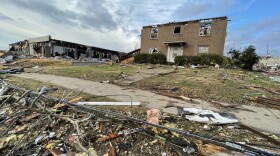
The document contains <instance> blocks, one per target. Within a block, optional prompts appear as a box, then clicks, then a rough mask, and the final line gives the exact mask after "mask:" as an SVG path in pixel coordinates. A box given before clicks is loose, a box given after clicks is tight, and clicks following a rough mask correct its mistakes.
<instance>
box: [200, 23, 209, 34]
mask: <svg viewBox="0 0 280 156" xmlns="http://www.w3.org/2000/svg"><path fill="white" fill-rule="evenodd" d="M210 33H211V23H201V24H200V29H199V36H210Z"/></svg>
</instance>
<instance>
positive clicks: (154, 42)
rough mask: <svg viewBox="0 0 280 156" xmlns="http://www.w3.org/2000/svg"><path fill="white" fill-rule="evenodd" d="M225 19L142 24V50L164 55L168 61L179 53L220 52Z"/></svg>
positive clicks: (223, 37)
mask: <svg viewBox="0 0 280 156" xmlns="http://www.w3.org/2000/svg"><path fill="white" fill-rule="evenodd" d="M227 22H228V18H227V17H226V16H224V17H215V18H207V19H198V20H192V21H184V22H171V23H166V24H158V25H150V26H144V27H143V29H142V31H141V53H150V54H152V53H162V54H165V55H166V56H167V62H174V59H175V57H176V56H182V55H187V56H197V55H201V54H208V53H209V54H218V55H223V51H224V44H225V37H226V28H227Z"/></svg>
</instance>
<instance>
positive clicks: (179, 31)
mask: <svg viewBox="0 0 280 156" xmlns="http://www.w3.org/2000/svg"><path fill="white" fill-rule="evenodd" d="M180 33H181V26H177V27H175V28H174V34H180Z"/></svg>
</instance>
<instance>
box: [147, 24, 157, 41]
mask: <svg viewBox="0 0 280 156" xmlns="http://www.w3.org/2000/svg"><path fill="white" fill-rule="evenodd" d="M153 29H156V30H157V32H156V33H152V30H153ZM152 34H156V38H152ZM149 36H150V40H157V39H158V27H151V28H150V35H149Z"/></svg>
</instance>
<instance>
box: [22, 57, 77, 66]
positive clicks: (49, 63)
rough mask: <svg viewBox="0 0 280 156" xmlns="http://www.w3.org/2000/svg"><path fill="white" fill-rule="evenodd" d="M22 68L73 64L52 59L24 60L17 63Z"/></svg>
mask: <svg viewBox="0 0 280 156" xmlns="http://www.w3.org/2000/svg"><path fill="white" fill-rule="evenodd" d="M17 63H19V64H20V65H22V66H29V65H32V66H40V67H45V66H70V65H71V64H72V62H70V61H65V60H52V59H23V60H19V61H17Z"/></svg>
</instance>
